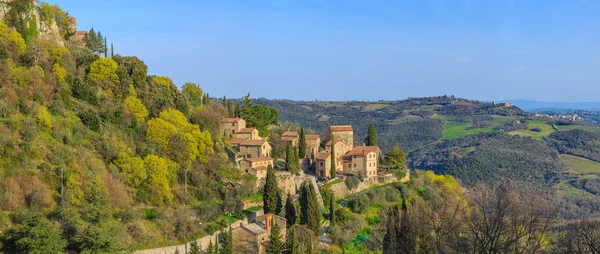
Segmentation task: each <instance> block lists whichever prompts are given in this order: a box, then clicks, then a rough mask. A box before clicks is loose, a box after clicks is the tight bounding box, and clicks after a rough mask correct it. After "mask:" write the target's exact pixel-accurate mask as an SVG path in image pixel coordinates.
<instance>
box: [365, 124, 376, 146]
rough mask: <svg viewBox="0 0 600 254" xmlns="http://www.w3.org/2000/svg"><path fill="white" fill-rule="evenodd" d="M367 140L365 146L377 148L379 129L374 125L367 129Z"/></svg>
mask: <svg viewBox="0 0 600 254" xmlns="http://www.w3.org/2000/svg"><path fill="white" fill-rule="evenodd" d="M367 133H368V134H367V138H365V144H366V145H367V146H377V129H375V125H373V123H371V124H369V128H368V129H367Z"/></svg>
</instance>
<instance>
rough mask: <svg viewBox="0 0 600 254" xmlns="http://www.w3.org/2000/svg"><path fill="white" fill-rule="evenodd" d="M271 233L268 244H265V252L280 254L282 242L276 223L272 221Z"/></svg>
mask: <svg viewBox="0 0 600 254" xmlns="http://www.w3.org/2000/svg"><path fill="white" fill-rule="evenodd" d="M272 224H273V227H272V228H271V234H270V235H269V245H268V246H267V254H282V253H283V242H282V241H281V231H280V229H279V225H277V223H272Z"/></svg>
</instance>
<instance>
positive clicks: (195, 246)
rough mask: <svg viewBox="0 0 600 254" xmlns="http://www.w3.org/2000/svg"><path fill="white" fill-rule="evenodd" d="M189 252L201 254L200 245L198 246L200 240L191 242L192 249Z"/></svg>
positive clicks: (190, 253)
mask: <svg viewBox="0 0 600 254" xmlns="http://www.w3.org/2000/svg"><path fill="white" fill-rule="evenodd" d="M188 253H189V254H200V246H198V241H191V242H190V251H189V252H188Z"/></svg>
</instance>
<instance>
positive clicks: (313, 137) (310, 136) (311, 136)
mask: <svg viewBox="0 0 600 254" xmlns="http://www.w3.org/2000/svg"><path fill="white" fill-rule="evenodd" d="M304 138H305V139H306V140H317V139H320V138H321V136H319V134H306V135H304Z"/></svg>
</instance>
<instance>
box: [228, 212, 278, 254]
mask: <svg viewBox="0 0 600 254" xmlns="http://www.w3.org/2000/svg"><path fill="white" fill-rule="evenodd" d="M274 224H277V226H279V229H280V230H281V239H282V241H285V235H286V221H285V218H283V217H280V216H277V215H274V214H271V213H268V214H265V215H263V216H261V217H259V218H257V222H256V223H251V224H248V225H243V226H241V227H238V228H236V229H234V230H233V231H232V232H231V233H232V240H233V249H234V252H235V253H259V254H263V253H266V249H267V246H268V244H269V234H270V233H271V229H272V227H273V225H274Z"/></svg>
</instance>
